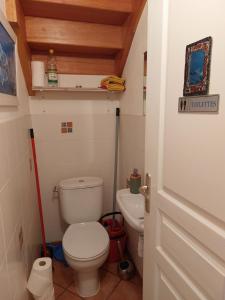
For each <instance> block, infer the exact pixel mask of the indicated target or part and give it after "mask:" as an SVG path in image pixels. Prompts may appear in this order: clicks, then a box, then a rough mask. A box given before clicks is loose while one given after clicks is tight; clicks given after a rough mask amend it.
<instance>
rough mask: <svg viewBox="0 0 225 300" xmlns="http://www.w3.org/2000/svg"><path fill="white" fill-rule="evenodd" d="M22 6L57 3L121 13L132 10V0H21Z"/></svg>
mask: <svg viewBox="0 0 225 300" xmlns="http://www.w3.org/2000/svg"><path fill="white" fill-rule="evenodd" d="M21 3H22V4H23V7H25V5H26V4H28V3H31V4H32V3H33V4H35V3H37V4H39V5H44V4H58V5H68V6H70V7H75V8H76V7H84V8H92V9H98V10H108V11H116V12H123V13H131V12H132V10H133V4H132V0H120V2H119V4H118V2H117V1H109V0H21Z"/></svg>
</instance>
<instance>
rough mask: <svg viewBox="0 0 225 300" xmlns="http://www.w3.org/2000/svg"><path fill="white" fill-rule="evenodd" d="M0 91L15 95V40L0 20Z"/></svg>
mask: <svg viewBox="0 0 225 300" xmlns="http://www.w3.org/2000/svg"><path fill="white" fill-rule="evenodd" d="M0 93H3V94H7V95H11V96H16V94H17V93H16V57H15V42H14V40H13V39H12V38H11V36H10V35H9V33H8V32H7V30H6V29H5V27H4V25H3V23H2V22H1V21H0Z"/></svg>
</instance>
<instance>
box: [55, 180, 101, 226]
mask: <svg viewBox="0 0 225 300" xmlns="http://www.w3.org/2000/svg"><path fill="white" fill-rule="evenodd" d="M58 186H59V198H60V208H61V214H62V218H63V219H64V221H65V222H66V223H67V224H74V223H81V222H91V221H97V220H98V219H99V218H100V217H101V215H102V208H103V179H102V178H99V177H78V178H70V179H66V180H62V181H61V182H60V183H59V185H58Z"/></svg>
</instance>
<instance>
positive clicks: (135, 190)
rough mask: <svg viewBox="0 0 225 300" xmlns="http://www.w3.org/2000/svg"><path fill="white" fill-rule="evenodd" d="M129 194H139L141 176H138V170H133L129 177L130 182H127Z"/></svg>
mask: <svg viewBox="0 0 225 300" xmlns="http://www.w3.org/2000/svg"><path fill="white" fill-rule="evenodd" d="M128 183H129V187H130V192H131V193H132V194H139V188H140V186H141V175H140V174H138V169H134V170H133V173H132V174H131V175H130V180H129V181H128Z"/></svg>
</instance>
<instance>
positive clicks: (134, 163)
mask: <svg viewBox="0 0 225 300" xmlns="http://www.w3.org/2000/svg"><path fill="white" fill-rule="evenodd" d="M146 50H147V5H146V7H145V9H144V11H143V14H142V16H141V19H140V22H139V24H138V28H137V31H136V33H135V36H134V40H133V43H132V46H131V49H130V53H129V56H128V60H127V62H126V66H125V69H124V72H123V76H124V77H125V78H126V85H127V90H126V92H125V93H124V94H122V96H121V98H120V107H121V128H120V164H119V170H120V172H119V173H120V174H119V182H120V188H124V187H125V186H126V180H127V178H128V177H129V176H130V174H131V172H132V169H133V168H138V170H139V172H140V174H141V175H142V178H143V177H144V165H145V162H144V157H145V117H144V116H143V76H144V52H145V51H146ZM127 228H128V230H127V231H128V248H129V252H130V253H131V256H132V258H133V260H134V262H135V264H136V267H137V268H138V270H139V273H140V274H142V267H143V259H142V258H140V257H138V253H137V249H138V234H137V233H136V232H135V231H134V230H133V229H132V228H130V227H129V225H127Z"/></svg>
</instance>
